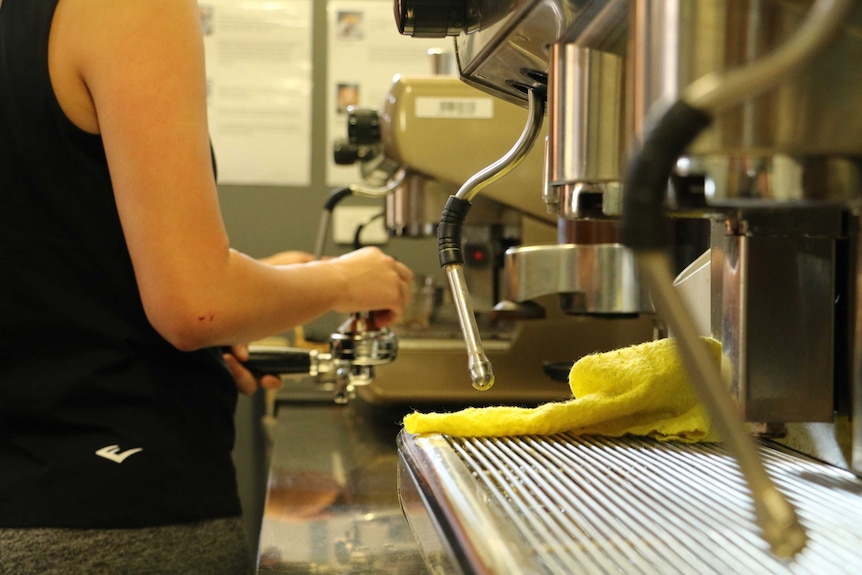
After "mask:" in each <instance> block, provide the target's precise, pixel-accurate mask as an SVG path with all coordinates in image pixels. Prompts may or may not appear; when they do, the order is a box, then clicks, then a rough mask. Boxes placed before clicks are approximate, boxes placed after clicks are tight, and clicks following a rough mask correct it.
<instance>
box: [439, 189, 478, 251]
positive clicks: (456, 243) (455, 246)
mask: <svg viewBox="0 0 862 575" xmlns="http://www.w3.org/2000/svg"><path fill="white" fill-rule="evenodd" d="M470 207H471V204H470V202H468V201H467V200H462V199H461V198H459V197H457V196H449V199H448V200H447V201H446V206H445V207H444V208H443V213H442V214H441V215H440V225H439V226H438V227H437V248H438V251H439V257H440V267H443V268H445V267H446V266H448V265H453V264H456V265H460V264H463V263H464V253H463V251H462V249H461V228H463V226H464V220H466V219H467V214H468V213H469V211H470Z"/></svg>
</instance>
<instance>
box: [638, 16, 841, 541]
mask: <svg viewBox="0 0 862 575" xmlns="http://www.w3.org/2000/svg"><path fill="white" fill-rule="evenodd" d="M854 4H855V2H854V0H817V2H816V3H815V4H814V5H813V6H812V7H811V9H810V11H809V15H808V17H807V18H806V21H805V23H804V24H803V25H802V27H801V28H800V30H799V31H798V32H797V33H796V34H795V35H794V36H793V37H792V38H791V39H790V40H789V41H788V42H787V43H786V44H785V45H783V46H782V47H781V48H779V49H778V50H776V51H775V52H773V53H772V54H770V55H768V56H766V57H764V58H761V59H759V60H757V61H755V62H753V63H751V64H749V65H747V66H745V67H743V68H741V69H738V70H732V71H729V72H726V73H716V74H709V75H707V76H704V77H703V78H701V79H699V80H697V81H695V82H694V83H693V84H692V85H690V86H689V87H688V88H687V89H686V90H685V92H684V93H683V96H682V98H681V99H680V100H679V101H678V102H677V103H676V104H674V105H673V106H671V107H670V109H669V110H668V111H667V112H666V113H665V114H664V115H663V116H662V117H661V119H660V120H659V122H658V123H657V124H656V126H655V127H654V129H653V130H652V131H651V133H650V134H649V135H648V136H647V137H646V139H645V141H644V143H643V146H642V148H641V150H640V151H639V152H638V153H637V154H636V155H635V156H634V157H633V158H632V161H631V163H630V164H629V168H628V172H627V174H626V180H625V187H624V192H623V193H624V195H623V221H622V228H621V230H622V236H623V243H625V244H626V245H628V246H629V247H630V248H631V249H632V250H633V251H634V253H635V258H636V261H637V263H638V265H639V268H640V271H641V275H642V277H643V280H644V282H645V283H646V284H647V286H648V288H649V290H650V293H651V294H652V297H653V301H654V303H655V306H656V309H657V311H659V313H661V314H662V315H663V316H665V319H666V320H667V321H668V323H669V325H670V327H671V329H672V330H673V331H674V332H675V333H676V334H677V342H678V349H679V353H680V357H681V359H682V361H683V365H685V367H686V369H687V370H688V371H689V373H690V374H691V376H692V377H691V379H692V382H693V383H694V384H695V391H696V392H697V393H698V395H699V397H700V399H701V401H702V402H703V404H704V406H705V407H706V410H707V413H708V414H709V417H710V419H711V420H712V422H713V424H714V425H715V426H716V428H717V429H718V432H719V435H720V436H721V439H722V441H724V443H725V444H726V445H727V448H728V451H729V452H730V453H731V454H732V455H733V456H734V458H735V459H736V460H737V463H738V464H739V468H740V471H741V472H742V475H743V477H744V478H745V481H746V482H747V484H748V486H749V489H750V490H751V493H752V497H753V499H754V504H755V515H756V519H757V522H758V525H759V526H760V528H761V530H762V531H763V537H764V539H766V541H767V542H768V543H769V545H770V547H771V548H772V552H773V553H774V554H775V555H777V556H779V557H792V556H794V555H795V554H796V553H798V552H799V551H801V550H802V549H803V548H804V547H805V544H806V539H807V536H806V534H805V531H804V530H803V528H802V526H801V524H800V523H799V520H798V518H797V516H796V512H795V510H794V509H793V506H792V505H791V504H790V502H789V501H787V499H786V498H785V497H784V495H783V494H782V493H781V492H780V491H779V490H778V489H777V488H776V487H775V485H774V484H773V483H772V480H771V479H770V478H769V475H768V474H767V473H766V470H765V469H764V467H763V463H762V462H761V461H760V458H759V457H758V454H757V451H756V450H755V448H754V445H753V443H752V441H751V440H750V438H749V437H748V435H747V433H746V432H745V429H744V427H743V425H742V422H741V421H740V420H739V417H738V415H737V413H736V411H735V409H734V405H733V402H732V399H731V397H730V395H729V394H728V393H727V391H726V386H725V384H724V382H723V380H722V376H721V373H720V371H719V369H717V368H716V367H715V366H714V365H713V362H712V361H711V360H710V358H709V355H708V353H707V351H706V348H705V346H704V345H703V343H702V342H701V341H700V338H699V337H698V334H697V329H696V328H695V325H694V321H693V320H692V317H691V313H690V312H689V310H688V309H687V307H686V306H685V305H684V304H683V303H682V302H681V301H680V300H679V298H678V297H677V296H676V294H675V292H674V289H673V286H672V281H673V276H672V274H671V271H670V264H669V262H668V258H667V256H666V254H665V253H664V250H663V249H662V247H663V245H664V227H663V225H662V219H663V218H662V216H663V211H664V207H663V201H664V195H665V189H666V187H667V181H668V178H669V177H670V174H671V171H672V170H673V167H674V165H675V163H676V160H677V159H678V158H679V156H680V155H682V154H683V152H684V151H685V149H686V148H687V147H688V145H689V144H690V143H691V142H692V141H694V139H695V138H696V137H697V136H698V135H699V134H700V133H701V132H702V131H703V130H704V129H705V128H706V127H707V126H708V125H709V124H710V122H711V120H712V116H713V114H715V113H716V111H718V110H719V109H721V108H724V107H727V106H730V105H733V104H736V103H738V102H740V101H742V100H744V99H745V98H749V97H753V96H755V95H756V94H757V93H759V92H761V91H764V90H766V89H769V88H771V87H773V86H775V85H776V84H778V83H779V82H780V81H781V80H782V79H784V78H786V77H787V76H789V75H790V74H792V73H794V72H795V71H796V70H798V69H799V68H800V67H801V66H803V65H804V64H805V63H807V62H808V60H809V59H810V58H811V57H812V56H813V55H814V54H816V53H817V52H818V51H819V50H820V49H821V48H822V47H823V46H824V45H826V44H827V43H828V42H829V41H830V40H832V39H833V38H834V37H835V36H836V35H837V32H838V31H839V30H840V27H841V25H842V23H843V22H844V21H845V20H846V19H847V17H848V14H849V11H850V9H852V8H853V5H854Z"/></svg>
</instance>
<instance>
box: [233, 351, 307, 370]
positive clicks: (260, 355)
mask: <svg viewBox="0 0 862 575" xmlns="http://www.w3.org/2000/svg"><path fill="white" fill-rule="evenodd" d="M243 365H245V367H246V368H247V369H248V370H249V371H251V372H252V373H253V374H254V375H255V377H260V376H261V375H264V374H267V375H282V374H289V373H308V372H309V371H310V370H311V352H310V351H309V350H307V349H300V348H296V347H285V348H278V349H275V348H272V349H266V350H255V349H253V348H252V349H251V350H249V359H248V361H247V362H245V364H243Z"/></svg>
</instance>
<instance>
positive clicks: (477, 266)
mask: <svg viewBox="0 0 862 575" xmlns="http://www.w3.org/2000/svg"><path fill="white" fill-rule="evenodd" d="M367 114H368V112H366V111H362V112H358V113H357V115H362V117H363V118H364V117H366V115H367ZM526 119H527V114H526V113H525V111H524V110H523V109H522V108H521V107H519V106H517V105H515V104H512V103H509V102H505V101H501V100H499V99H497V98H495V97H493V96H490V95H488V94H486V93H484V92H481V91H478V90H476V89H475V88H473V87H471V86H469V85H466V84H465V83H463V82H461V81H460V80H459V79H458V78H454V77H451V76H441V75H437V76H432V75H429V76H398V77H396V78H395V79H394V81H393V84H392V86H391V87H390V90H389V92H388V94H387V96H386V98H385V99H384V102H383V103H382V105H381V107H380V108H379V110H377V111H375V114H374V120H373V125H374V132H375V137H376V139H375V140H373V141H372V140H371V139H362V140H361V141H362V143H363V145H366V146H369V148H373V150H371V151H370V152H369V151H366V152H365V153H363V154H362V155H361V157H357V158H356V161H359V162H360V165H361V166H362V167H363V171H364V172H370V173H372V175H373V177H375V178H376V177H377V174H379V172H380V170H379V168H380V167H382V168H384V169H385V170H386V171H388V172H389V174H390V177H389V181H392V182H394V181H395V178H396V177H400V178H401V179H400V181H398V182H396V183H395V185H393V186H392V189H391V190H388V191H387V193H386V195H385V210H386V221H385V227H386V228H387V229H388V230H389V233H390V234H391V235H393V236H399V237H407V238H424V237H427V236H431V235H434V234H436V233H437V227H438V223H439V220H440V213H441V210H442V208H443V205H444V203H445V202H446V198H447V196H450V195H453V194H455V193H456V192H457V190H458V188H459V186H461V185H462V184H464V182H466V181H467V180H469V179H470V178H471V177H472V176H473V175H474V174H475V173H476V172H477V171H479V170H480V169H482V168H483V167H485V166H487V165H488V164H490V163H491V162H493V161H495V160H496V159H498V158H499V157H501V156H502V155H504V154H505V153H506V151H507V149H509V148H510V147H511V145H512V142H513V141H514V140H515V139H517V136H518V133H519V132H520V131H521V130H522V128H523V126H524V123H525V121H526ZM545 134H546V129H545V128H544V127H543V128H542V130H541V133H540V138H541V139H543V138H544V136H545ZM545 171H546V170H545V162H544V154H543V150H542V149H541V146H537V147H534V149H532V150H531V151H530V152H529V153H528V154H527V155H526V156H525V158H524V159H523V161H522V162H521V164H520V165H519V166H518V167H517V168H516V169H514V170H513V171H511V172H510V173H508V174H507V175H505V177H503V178H501V179H500V180H498V181H496V182H494V183H492V184H490V185H489V186H487V187H485V188H483V189H482V191H481V194H480V195H479V196H478V197H476V199H475V201H474V202H473V209H472V210H471V212H470V217H469V219H468V221H467V222H466V224H465V226H464V229H463V238H462V239H463V245H464V251H465V262H464V266H463V273H464V276H465V278H466V283H467V285H469V287H470V296H471V300H472V302H471V303H472V307H473V312H474V313H475V314H476V316H477V319H478V322H479V326H478V327H479V331H480V333H481V337H482V339H483V340H485V343H486V348H487V350H486V351H487V354H488V355H489V356H490V357H491V360H492V361H493V362H494V363H495V364H499V365H500V366H501V368H504V371H503V372H502V373H501V378H499V379H498V381H497V383H496V384H495V386H494V387H493V388H492V389H490V390H489V391H488V393H485V394H483V395H482V396H481V397H476V395H475V393H474V391H473V390H472V389H471V388H470V386H469V379H468V377H467V375H466V370H465V367H464V366H465V363H466V360H465V358H464V353H463V339H462V336H461V333H460V330H459V327H458V323H457V321H458V318H457V317H456V315H455V313H454V309H455V305H454V303H453V301H452V299H451V297H450V298H446V297H445V296H444V297H443V298H442V301H441V300H438V302H437V305H436V306H435V308H434V312H433V314H432V319H431V321H430V323H428V324H424V325H420V326H418V327H415V328H414V327H411V326H410V325H405V326H396V327H395V328H394V329H395V331H396V333H397V335H398V336H399V351H398V354H399V357H398V360H397V361H396V362H393V363H392V364H390V365H387V366H386V368H385V369H381V370H377V372H376V373H375V378H374V380H373V381H372V382H370V385H367V386H363V387H362V388H357V392H358V393H359V394H360V395H361V396H362V397H363V398H365V399H367V400H369V401H372V402H374V403H411V404H416V403H417V402H421V403H431V404H433V403H441V402H442V403H454V404H457V403H469V404H477V403H481V404H494V403H520V404H534V403H539V402H542V401H548V400H558V399H565V398H566V397H568V396H569V394H570V392H569V390H568V387H567V386H566V385H565V383H564V382H563V383H561V382H559V381H552V380H551V379H550V378H549V377H548V376H546V375H545V374H544V373H543V367H544V364H545V363H547V362H555V363H556V362H560V363H565V362H569V363H571V362H572V361H574V360H575V359H577V358H579V357H581V356H583V355H586V354H588V353H593V352H596V351H604V350H609V349H614V348H616V347H621V346H625V345H630V344H633V343H639V342H642V341H644V340H647V339H650V338H652V336H653V329H654V324H653V317H652V309H651V306H650V304H649V301H648V300H647V299H646V298H645V295H644V293H643V292H642V291H641V290H639V289H638V288H637V281H636V278H635V276H636V272H635V270H634V263H633V261H632V260H631V257H630V255H629V254H627V253H626V251H625V250H624V249H623V248H622V247H621V246H619V245H618V244H614V243H613V242H615V241H616V234H615V233H614V231H613V230H610V229H609V228H607V226H606V225H605V224H606V223H607V222H595V224H594V225H587V226H586V227H585V228H584V231H583V232H580V231H579V232H578V234H574V233H572V234H571V235H570V237H571V239H572V240H574V239H577V240H583V238H584V237H588V238H589V239H590V241H591V242H592V243H600V244H601V245H595V246H593V245H591V246H586V245H584V246H578V247H577V248H576V249H578V250H579V254H580V257H579V258H577V259H575V258H571V259H570V258H566V259H565V261H564V262H563V263H565V265H560V264H561V260H560V259H559V254H557V255H553V254H552V255H551V258H550V259H549V258H548V257H543V256H539V254H538V252H537V250H539V249H541V248H543V247H546V248H547V249H549V250H552V251H556V250H557V249H558V248H559V244H558V243H557V238H558V237H560V235H561V234H564V235H565V234H566V233H569V232H571V230H567V229H565V228H563V227H560V226H558V217H557V214H556V213H549V211H548V209H547V208H546V207H545V206H544V205H543V204H542V202H541V201H538V202H537V201H536V197H537V194H541V190H542V188H543V181H544V179H545V177H546V173H545ZM591 228H596V229H595V230H594V229H591ZM565 237H567V238H568V237H569V236H565ZM524 245H527V246H530V247H531V249H524V250H523V251H521V249H520V248H521V246H524ZM512 246H514V247H512ZM571 247H572V248H573V249H575V246H571ZM563 249H565V248H563ZM510 250H511V251H512V253H508V252H509V251H510ZM513 253H519V254H520V255H519V257H518V258H517V259H518V262H519V265H521V266H523V267H527V268H528V270H529V271H528V273H525V274H522V277H525V278H526V277H529V278H533V279H534V281H533V282H532V283H530V284H520V285H519V284H518V283H516V282H513V281H511V276H510V274H508V273H507V272H506V269H505V267H506V265H507V264H506V260H508V259H511V258H512V257H513V255H512V254H513ZM429 255H433V254H429ZM601 264H606V265H601ZM599 268H601V269H602V270H604V276H603V278H604V279H603V280H601V281H597V280H599V279H600V278H601V277H602V276H597V275H595V273H594V272H595V271H596V270H597V269H599ZM441 277H442V276H441ZM437 279H438V278H432V283H433V282H436V281H437ZM617 279H621V280H623V282H624V283H621V284H620V285H621V286H622V287H617V285H618V282H617ZM444 281H445V280H444ZM437 285H438V287H440V288H441V289H442V288H443V286H441V285H440V284H437ZM610 286H613V289H614V293H612V292H610V291H609V288H610ZM609 296H611V297H609ZM513 298H514V299H515V300H517V302H516V303H518V304H519V306H516V309H515V311H511V310H505V311H504V312H503V311H500V310H499V309H498V308H497V306H498V304H499V303H500V302H501V301H503V302H505V301H509V300H511V299H513ZM525 302H528V303H529V304H531V305H530V307H527V306H526V305H520V304H524V303H525ZM560 303H562V304H563V305H562V306H561V305H560ZM592 306H596V309H595V313H594V314H593V315H583V312H584V310H585V308H587V307H592ZM535 310H539V315H540V316H541V317H543V319H541V320H539V321H518V320H513V319H512V316H515V317H517V318H520V317H523V316H524V315H529V314H531V313H532V312H534V311H535ZM566 310H572V313H577V314H581V315H582V317H579V318H572V319H571V320H566V319H565V318H564V317H563V316H564V315H565V314H566V313H568V311H566ZM643 311H645V312H647V313H641V312H643ZM606 316H609V317H613V318H614V319H613V320H611V321H609V320H608V319H607V317H606ZM415 374H422V375H421V377H420V376H417V375H415ZM432 382H433V383H432Z"/></svg>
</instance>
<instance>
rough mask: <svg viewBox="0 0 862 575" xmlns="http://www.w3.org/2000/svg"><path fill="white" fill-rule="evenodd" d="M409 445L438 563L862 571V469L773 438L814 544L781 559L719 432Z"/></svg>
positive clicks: (784, 483)
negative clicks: (706, 438) (688, 440)
mask: <svg viewBox="0 0 862 575" xmlns="http://www.w3.org/2000/svg"><path fill="white" fill-rule="evenodd" d="M398 444H399V469H398V474H399V479H398V482H399V492H400V497H401V505H402V508H403V510H404V513H405V515H406V516H407V519H408V522H409V523H410V525H411V527H412V529H413V531H414V534H415V536H416V538H417V540H418V541H419V544H420V546H421V547H422V552H423V556H424V557H425V561H426V564H427V565H428V567H429V570H430V571H431V572H432V573H447V574H449V573H493V574H495V575H497V574H503V573H513V574H519V575H522V574H532V573H555V574H556V573H559V574H567V575H568V574H572V573H590V574H591V573H614V574H619V573H651V574H656V575H668V574H671V573H686V574H688V573H691V574H697V575H703V574H707V573H715V574H722V575H726V574H728V573H741V574H742V573H744V574H746V575H752V574H760V573H776V574H778V573H810V574H812V575H813V574H817V575H822V574H824V573H830V574H834V573H862V482H860V480H859V479H858V478H857V477H856V476H855V475H853V474H852V473H849V472H847V471H845V470H842V469H839V468H836V467H833V466H830V465H827V464H824V463H821V462H819V461H816V460H813V459H810V458H807V457H804V456H801V455H799V454H797V453H795V452H791V451H789V450H786V449H784V448H782V447H780V446H776V445H774V444H771V443H763V444H761V445H760V446H759V449H760V453H761V457H762V458H763V460H764V463H765V465H766V468H767V471H768V472H769V474H770V476H771V477H772V479H773V481H774V482H775V483H776V485H777V487H778V488H779V489H780V490H781V491H782V492H783V493H784V494H785V495H786V496H787V497H788V499H789V500H790V501H791V503H792V504H793V505H794V506H795V507H796V510H797V513H798V514H799V518H800V521H801V523H802V525H803V527H804V528H805V530H806V532H807V534H808V538H809V541H808V545H807V546H806V548H805V549H804V550H803V551H802V552H801V553H800V554H798V555H797V557H796V558H795V559H793V560H792V561H788V562H784V561H781V560H779V559H777V558H775V557H774V556H773V555H772V554H771V553H770V551H769V547H768V545H767V544H766V543H765V541H764V540H763V539H762V538H761V537H760V534H759V528H758V527H757V526H756V524H755V522H754V511H753V503H752V500H751V496H750V494H749V492H748V489H747V487H746V485H745V483H744V481H743V479H742V476H741V474H740V473H739V471H738V467H737V465H736V462H735V460H734V459H733V458H732V457H731V456H730V455H728V454H727V452H726V451H724V450H723V449H722V448H721V446H720V445H718V444H682V443H665V442H658V441H652V440H648V439H641V438H629V437H626V438H622V439H613V438H604V437H575V436H571V435H567V434H561V435H556V436H551V437H537V436H527V437H503V438H451V437H447V436H442V435H428V436H412V435H409V434H406V433H404V432H402V433H401V435H400V436H399V438H398Z"/></svg>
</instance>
